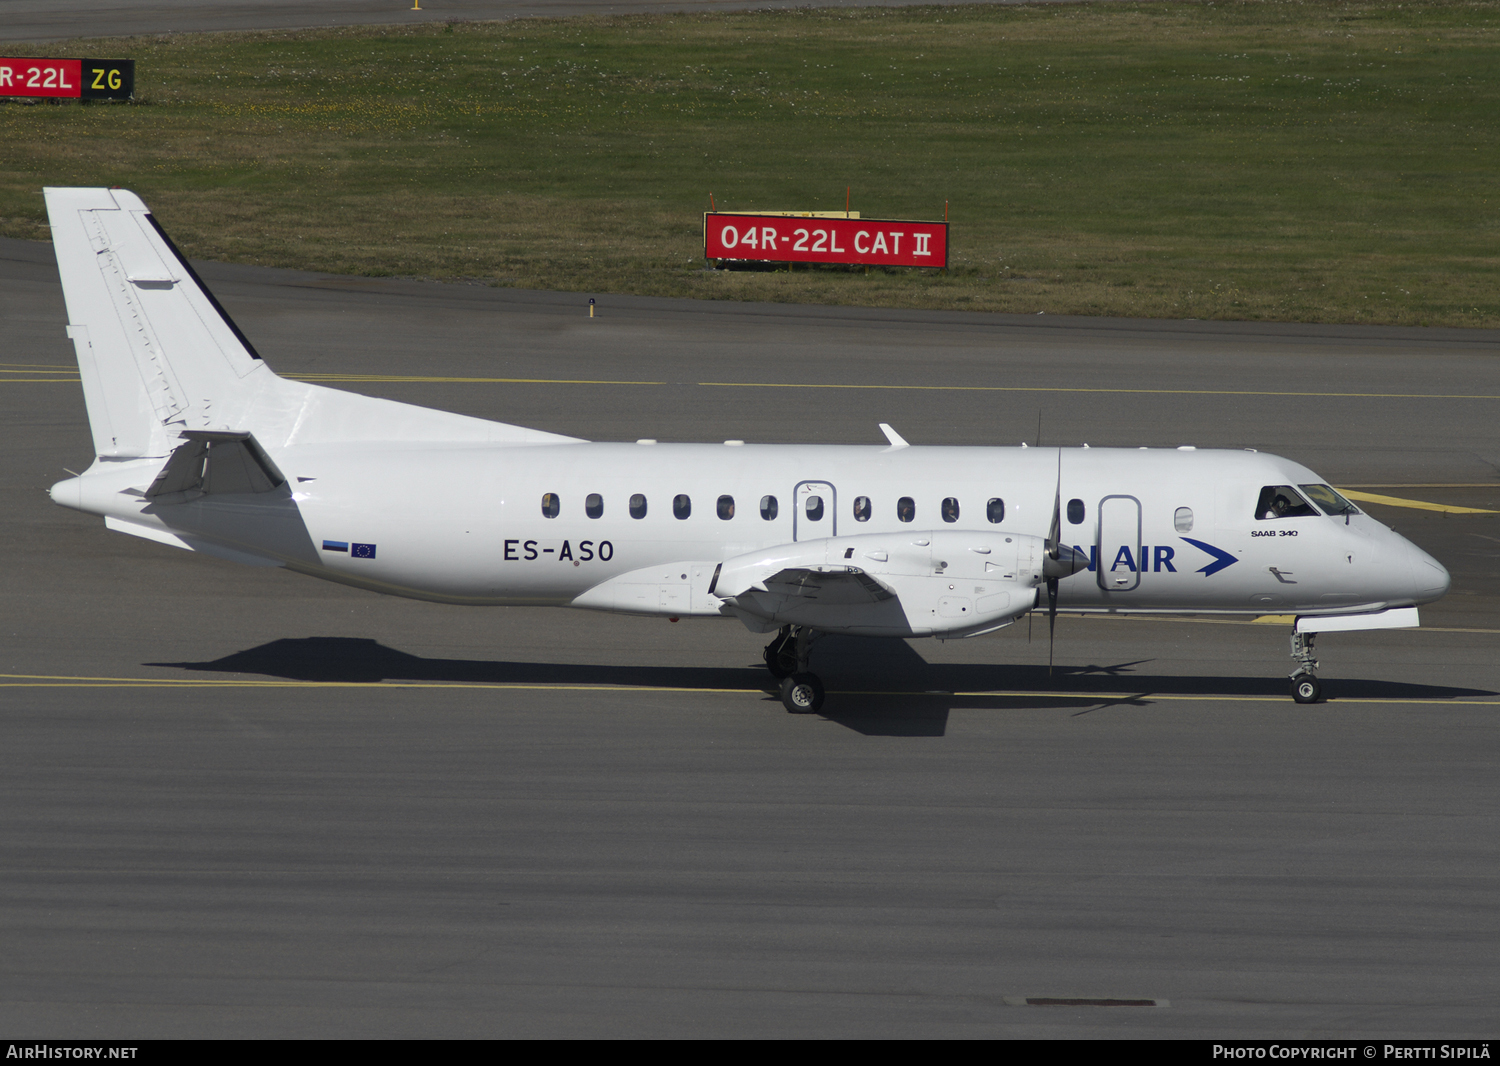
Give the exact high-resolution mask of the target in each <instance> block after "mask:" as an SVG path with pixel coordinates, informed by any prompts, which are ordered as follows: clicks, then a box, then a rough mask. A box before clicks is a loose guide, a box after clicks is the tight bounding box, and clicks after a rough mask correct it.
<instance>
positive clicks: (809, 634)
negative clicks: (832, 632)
mask: <svg viewBox="0 0 1500 1066" xmlns="http://www.w3.org/2000/svg"><path fill="white" fill-rule="evenodd" d="M822 635H823V634H822V633H819V632H817V631H816V630H812V629H808V628H807V627H806V626H782V627H781V631H780V632H778V633H777V634H776V638H775V639H774V640H772V641H771V643H769V644H767V645H766V650H765V660H766V666H767V667H768V668H769V669H770V671H771V676H772V677H775V678H777V679H778V680H779V681H780V682H781V702H782V705H783V706H785V707H786V709H787V710H788V711H790V712H791V713H792V714H813V713H815V712H816V711H818V710H819V708H821V707H822V706H823V682H821V681H819V680H818V675H816V674H813V673H810V672H809V671H808V669H807V659H808V656H809V655H810V654H811V653H812V646H813V644H814V643H815V642H816V641H817V640H818V638H820V637H821V636H822Z"/></svg>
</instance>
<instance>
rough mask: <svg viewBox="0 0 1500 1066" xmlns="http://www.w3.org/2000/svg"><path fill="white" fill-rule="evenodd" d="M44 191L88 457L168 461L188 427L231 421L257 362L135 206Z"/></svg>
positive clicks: (120, 194)
mask: <svg viewBox="0 0 1500 1066" xmlns="http://www.w3.org/2000/svg"><path fill="white" fill-rule="evenodd" d="M45 192H46V198H47V214H48V218H49V220H50V222H51V224H52V241H53V246H54V248H55V249H56V253H57V269H58V273H59V274H60V275H61V277H62V284H63V296H64V299H65V300H66V301H67V307H68V336H69V337H70V338H72V341H73V346H74V348H75V349H76V350H77V353H78V368H79V371H80V373H81V375H82V377H83V395H84V401H85V403H86V404H87V405H88V413H89V426H90V428H91V429H92V431H93V435H94V451H95V453H96V454H98V455H100V456H102V457H106V458H114V459H127V458H137V457H141V456H165V455H167V454H169V453H170V452H171V451H172V450H173V448H175V447H176V446H177V444H178V443H179V440H178V435H179V434H180V433H181V432H182V431H183V430H185V429H216V428H219V427H220V426H221V425H227V424H228V423H230V422H233V421H236V420H237V418H238V417H239V416H240V415H241V413H242V412H239V411H235V410H233V408H234V407H235V406H236V405H235V403H234V397H235V396H237V395H241V396H243V395H248V393H249V392H250V391H251V390H250V389H248V388H245V387H244V386H243V385H242V379H244V378H245V377H246V376H247V375H250V374H253V373H255V372H256V371H257V370H263V364H262V363H261V361H260V358H259V356H258V355H256V353H255V351H254V349H252V348H251V347H250V345H249V344H248V343H247V342H246V341H245V339H244V337H243V336H242V335H241V334H240V331H239V330H238V329H237V328H236V327H235V325H234V323H233V322H231V321H230V320H229V317H228V316H227V315H226V314H224V311H223V309H222V308H221V307H220V306H219V304H218V301H216V300H215V299H214V298H213V296H212V295H210V294H209V292H208V290H207V289H206V288H204V287H203V285H202V284H201V283H200V282H199V280H198V278H197V276H196V275H195V274H194V273H193V270H192V268H191V267H189V266H188V264H187V262H186V260H184V259H183V258H182V257H181V256H180V255H179V254H178V253H177V249H176V248H175V247H173V245H172V242H171V241H170V240H168V239H167V237H166V235H165V234H164V233H162V231H161V229H160V228H159V227H158V226H157V225H156V222H155V220H154V219H152V217H151V213H150V211H149V210H148V209H147V207H146V205H145V204H144V203H142V202H141V199H140V198H139V197H138V196H136V195H135V194H134V193H132V192H127V191H125V190H123V189H47V190H45ZM169 354H170V358H169ZM226 407H227V408H230V409H228V410H226V409H225V408H226Z"/></svg>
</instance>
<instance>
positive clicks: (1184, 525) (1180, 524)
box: [1172, 507, 1193, 533]
mask: <svg viewBox="0 0 1500 1066" xmlns="http://www.w3.org/2000/svg"><path fill="white" fill-rule="evenodd" d="M1172 525H1173V527H1175V528H1176V530H1177V532H1179V533H1191V532H1192V531H1193V509H1192V508H1191V507H1179V508H1177V510H1176V511H1174V512H1173V513H1172Z"/></svg>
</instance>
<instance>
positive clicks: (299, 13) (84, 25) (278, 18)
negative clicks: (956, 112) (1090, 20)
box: [0, 0, 1116, 58]
mask: <svg viewBox="0 0 1500 1066" xmlns="http://www.w3.org/2000/svg"><path fill="white" fill-rule="evenodd" d="M912 2H913V0H824V2H820V3H818V4H815V5H808V4H806V3H804V2H802V0H633V2H632V0H624V2H609V0H427V2H426V3H423V2H422V0H414V2H413V3H412V4H406V3H404V2H403V0H316V2H312V3H309V2H308V0H146V2H143V3H121V2H118V0H115V2H111V0H0V18H3V22H0V41H54V40H65V39H69V38H80V37H124V36H130V35H137V34H161V33H219V32H224V31H228V30H284V29H322V28H326V27H330V26H367V25H374V26H382V25H413V24H420V23H425V22H450V21H467V22H482V21H508V20H510V19H517V18H567V17H571V16H577V15H636V14H666V13H669V12H680V11H688V12H707V11H749V10H752V9H753V10H760V11H764V10H787V9H792V8H799V7H808V6H816V7H905V6H910V5H911V4H912ZM967 2H979V3H991V4H1018V3H1037V2H1040V3H1053V2H1057V3H1063V2H1067V0H967ZM1100 2H1105V3H1113V2H1116V0H1100ZM96 58H104V57H96ZM109 58H127V57H116V56H112V57H109Z"/></svg>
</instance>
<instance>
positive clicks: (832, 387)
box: [0, 219, 1500, 1039]
mask: <svg viewBox="0 0 1500 1066" xmlns="http://www.w3.org/2000/svg"><path fill="white" fill-rule="evenodd" d="M162 222H163V224H164V225H165V226H166V228H167V229H168V231H170V229H171V220H170V219H163V220H162ZM198 266H199V270H200V273H201V274H202V275H203V277H204V279H205V280H206V281H207V282H208V284H209V285H210V286H211V287H212V288H213V289H214V291H215V292H216V294H217V295H218V296H219V297H220V299H221V300H222V302H223V303H224V304H225V306H226V307H227V308H228V310H229V311H230V313H231V314H232V315H234V316H235V318H236V320H237V321H238V322H239V324H240V325H241V326H242V327H243V328H244V330H245V332H246V333H247V334H248V335H249V337H250V338H251V340H252V341H253V342H254V343H255V344H256V346H257V347H258V348H259V350H260V351H261V353H262V354H263V355H264V356H265V357H266V358H267V360H268V361H269V362H270V363H271V365H272V366H273V367H274V368H275V369H277V370H278V371H279V372H283V373H288V374H295V375H302V376H308V377H315V376H316V377H321V378H322V379H324V380H331V381H337V380H342V381H343V384H342V386H341V387H347V388H352V389H355V390H358V391H364V392H370V393H374V394H379V395H384V396H390V397H393V398H397V399H401V400H407V401H411V402H415V403H421V404H427V405H430V406H434V407H441V408H446V409H452V410H460V411H464V412H466V413H469V414H474V415H479V416H482V417H487V418H497V419H503V420H506V421H513V422H520V423H523V424H527V425H533V426H538V427H541V428H545V429H550V430H556V431H559V432H563V433H569V434H575V435H580V436H585V437H590V438H593V439H621V440H633V439H637V438H641V437H656V438H658V439H662V440H724V439H745V440H749V441H835V442H867V443H872V444H873V443H880V442H881V440H882V438H881V437H880V435H879V431H878V430H877V428H876V425H877V423H879V422H882V421H884V422H890V423H892V424H893V425H894V426H895V427H896V428H897V429H898V430H899V431H900V432H901V433H902V434H903V435H904V436H905V437H907V439H909V440H911V441H913V442H922V443H1000V444H1015V443H1019V442H1021V441H1022V440H1026V441H1028V442H1031V443H1034V442H1035V439H1036V436H1037V419H1038V413H1039V412H1040V414H1041V422H1042V427H1041V438H1042V442H1043V443H1044V444H1058V443H1065V444H1069V445H1072V444H1078V443H1083V442H1088V443H1090V444H1091V445H1093V446H1096V447H1098V446H1106V445H1114V446H1128V447H1137V446H1141V445H1151V446H1178V445H1185V444H1192V445H1197V446H1200V447H1209V446H1216V447H1255V448H1261V449H1265V450H1270V451H1275V452H1277V453H1279V454H1283V455H1287V456H1289V457H1291V458H1294V459H1297V460H1300V461H1303V462H1306V463H1308V464H1309V465H1311V466H1312V467H1313V468H1314V469H1317V470H1319V471H1321V472H1322V473H1323V474H1324V475H1325V476H1327V477H1328V478H1329V479H1330V480H1331V481H1333V483H1334V484H1337V485H1343V486H1352V487H1361V486H1363V487H1365V490H1366V491H1370V492H1377V493H1382V494H1386V495H1390V496H1397V497H1405V498H1411V499H1418V500H1424V501H1431V502H1439V503H1446V504H1453V505H1462V506H1470V507H1479V508H1487V509H1491V510H1500V440H1497V419H1496V413H1497V409H1500V360H1497V356H1500V334H1496V333H1494V332H1480V331H1459V330H1417V329H1379V328H1371V327H1335V326H1307V325H1295V324H1272V323H1221V322H1148V321H1123V320H1106V319H1053V318H1050V317H1048V316H1040V317H1021V316H998V315H978V314H963V313H932V312H913V311H880V310H861V309H852V308H840V307H795V306H773V305H763V304H747V303H733V302H714V301H701V302H695V301H687V300H681V301H676V300H653V299H645V298H625V297H614V296H607V295H601V294H597V293H594V294H588V293H559V292H528V291H519V290H506V289H494V288H489V287H485V286H482V285H456V284H437V283H433V282H426V281H420V280H401V279H372V278H351V277H330V276H325V275H316V274H309V273H299V272H294V271H279V270H269V269H261V268H252V267H243V266H232V265H224V264H212V263H202V264H198ZM591 295H592V296H594V297H595V298H596V299H597V301H598V303H597V305H596V306H597V317H595V318H593V319H590V318H589V317H588V303H587V301H588V298H589V296H591ZM65 321H66V316H65V314H64V310H63V306H62V298H61V293H60V290H59V287H58V284H57V277H56V271H55V268H54V267H53V266H52V261H51V249H50V247H49V246H47V245H44V244H31V243H26V242H19V241H0V337H3V338H4V344H3V355H0V363H3V364H4V365H3V366H0V405H3V417H0V455H3V456H4V460H3V462H0V489H3V492H4V498H5V500H6V501H8V503H7V507H6V508H5V510H4V512H3V517H0V523H3V526H0V530H3V536H4V543H5V545H6V548H7V559H6V567H5V580H4V581H3V582H0V623H3V627H4V628H3V634H4V639H3V643H0V673H3V675H4V676H0V739H3V744H0V753H3V754H0V758H3V760H4V763H3V765H4V773H3V776H0V790H3V791H0V796H3V803H0V866H3V868H4V869H5V871H6V876H5V877H4V878H0V928H3V929H4V930H5V934H4V940H5V951H3V952H0V1030H3V1031H4V1032H5V1033H6V1034H7V1035H8V1036H11V1037H14V1038H17V1039H33V1038H41V1037H74V1038H86V1037H97V1038H106V1037H115V1038H132V1039H133V1038H146V1037H174V1036H181V1037H187V1036H361V1037H376V1036H570V1035H571V1036H708V1035H723V1036H1040V1037H1065V1036H1168V1037H1172V1036H1177V1037H1200V1038H1215V1039H1232V1038H1237V1037H1282V1038H1285V1037H1296V1036H1308V1037H1338V1038H1351V1039H1378V1038H1380V1037H1398V1036H1407V1037H1423V1038H1434V1039H1436V1038H1460V1037H1486V1036H1492V1035H1493V1033H1494V1017H1495V1015H1494V1007H1493V992H1494V989H1495V987H1496V986H1497V982H1500V962H1497V960H1500V911H1497V910H1496V908H1495V906H1494V900H1495V898H1496V895H1497V889H1500V854H1497V849H1496V848H1495V846H1494V842H1495V839H1496V835H1497V831H1500V819H1497V806H1500V805H1497V796H1496V789H1495V784H1494V782H1495V776H1494V767H1495V764H1496V760H1497V755H1500V743H1497V736H1496V725H1495V723H1496V721H1497V714H1500V667H1497V665H1496V659H1497V656H1496V654H1495V650H1496V639H1497V636H1500V609H1497V608H1500V521H1497V517H1500V516H1497V515H1494V514H1476V515H1454V514H1443V513H1437V512H1428V511H1420V510H1411V509H1406V508H1394V507H1380V506H1378V505H1371V510H1372V512H1374V513H1375V514H1376V515H1377V517H1380V518H1381V519H1382V520H1383V521H1387V522H1389V523H1392V524H1394V525H1395V526H1396V527H1397V528H1398V529H1400V530H1401V531H1402V532H1403V533H1405V534H1407V535H1408V536H1410V537H1411V538H1412V539H1413V540H1415V541H1416V542H1417V543H1418V544H1420V545H1421V546H1422V547H1423V548H1425V549H1426V550H1428V551H1429V552H1431V553H1432V554H1434V555H1435V556H1436V557H1437V558H1438V559H1439V560H1441V561H1442V562H1443V563H1444V564H1445V565H1447V566H1448V567H1449V569H1450V570H1451V571H1452V573H1453V593H1452V594H1451V595H1450V596H1449V597H1448V598H1447V599H1446V600H1444V601H1442V602H1440V603H1438V604H1435V605H1433V606H1431V607H1429V608H1424V609H1423V621H1424V628H1423V629H1421V630H1419V631H1414V632H1385V633H1370V634H1359V633H1354V634H1337V635H1329V636H1326V637H1325V638H1323V640H1322V642H1321V643H1320V646H1319V652H1320V654H1321V657H1322V659H1323V664H1324V666H1323V676H1324V678H1325V681H1326V690H1327V694H1328V696H1329V699H1328V701H1327V702H1326V703H1323V704H1319V705H1316V706H1312V707H1299V706H1297V705H1295V704H1293V703H1292V702H1291V700H1290V699H1289V697H1288V696H1287V692H1286V681H1285V675H1286V673H1287V672H1288V670H1289V667H1290V659H1289V658H1288V657H1287V654H1286V652H1287V639H1286V637H1287V627H1286V626H1285V625H1279V624H1274V623H1272V624H1267V623H1255V624H1250V623H1232V624H1231V623H1213V622H1183V621H1170V622H1169V621H1150V620H1118V619H1115V620H1109V619H1082V618H1078V617H1070V616H1067V615H1064V616H1063V617H1062V618H1061V619H1060V620H1059V624H1058V636H1057V649H1056V659H1057V670H1056V673H1055V675H1054V676H1052V677H1050V678H1049V677H1048V674H1047V668H1046V663H1047V642H1046V625H1045V620H1043V621H1042V622H1041V623H1039V624H1037V625H1036V626H1035V627H1033V628H1032V630H1031V634H1030V639H1029V640H1028V633H1027V628H1028V627H1027V624H1026V623H1025V622H1022V623H1020V624H1018V625H1016V626H1014V627H1012V628H1010V629H1008V630H1005V631H1002V632H1001V633H1000V634H997V635H995V636H992V637H987V638H980V639H976V640H968V641H953V642H949V643H947V644H939V643H936V642H932V641H912V642H902V641H874V640H871V641H858V640H852V639H838V638H830V639H829V640H827V641H825V642H823V643H821V644H820V645H819V646H818V648H817V650H816V652H815V653H814V667H815V668H816V669H817V670H818V671H819V672H820V673H821V674H822V675H823V676H824V677H825V679H826V680H827V682H828V687H829V688H830V690H832V694H831V695H830V696H829V699H828V703H827V705H826V707H825V713H823V714H821V715H815V716H791V715H788V714H786V713H785V712H784V711H783V710H782V707H781V704H780V702H779V701H778V700H777V699H775V698H774V697H773V696H771V695H770V693H769V689H768V686H767V684H766V682H767V681H768V677H767V675H766V674H765V671H764V669H763V668H761V667H759V666H758V665H757V663H758V656H759V650H760V645H761V643H762V640H763V638H758V637H755V636H753V635H751V634H749V633H747V632H746V631H745V630H743V629H742V628H741V627H740V626H739V625H738V624H736V623H733V622H724V623H715V622H708V621H702V622H694V623H690V622H687V621H684V622H683V623H680V624H676V625H674V624H671V623H668V622H667V621H665V620H647V621H641V620H636V619H627V618H620V617H615V616H609V615H598V614H592V613H587V612H570V611H562V610H541V609H500V608H494V609H464V608H453V607H443V606H438V605H431V604H424V603H416V602H409V601H404V600H395V599H389V598H381V597H377V596H374V595H371V594H367V593H363V592H359V591H355V590H351V589H346V588H342V587H339V586H336V585H326V584H323V583H320V582H316V581H311V580H307V579H304V578H299V577H295V576H293V575H289V574H286V573H283V572H281V571H277V570H258V569H250V568H242V567H237V566H234V565H232V564H229V563H222V562H218V561H215V560H212V559H206V558H202V557H198V556H194V555H190V554H188V553H185V552H180V551H174V550H172V549H168V548H165V547H161V546H157V545H154V544H150V543H147V542H144V541H140V540H137V539H134V538H130V537H126V536H121V535H118V534H113V533H109V532H107V531H106V530H105V529H104V528H103V525H102V523H101V522H99V521H98V520H95V519H91V518H88V517H86V516H83V515H79V514H77V513H75V512H71V511H67V510H64V509H62V508H59V507H56V506H54V505H52V504H51V503H50V501H49V500H48V499H47V496H46V489H47V487H48V486H49V485H50V484H51V483H52V482H54V481H56V480H58V479H59V478H61V477H63V476H65V474H64V473H63V468H65V467H71V468H72V469H75V470H77V469H81V464H86V463H88V462H89V460H90V458H91V457H90V454H89V452H90V447H89V436H88V431H87V426H86V423H85V420H84V411H83V402H82V395H81V391H80V389H79V386H78V384H77V382H76V380H73V378H74V374H73V373H72V368H73V356H72V351H71V346H70V344H69V343H68V341H67V340H66V339H65V337H64V335H63V325H64V323H65ZM393 378H394V379H404V380H391V379H393ZM417 379H420V380H417ZM476 379H477V380H476ZM486 379H488V380H486ZM494 379H511V380H494ZM518 379H524V380H518ZM585 382H593V384H588V383H585ZM606 382H608V383H606ZM619 382H626V383H627V384H618V383H619ZM788 477H789V482H790V481H791V480H794V479H795V472H791V471H789V472H788ZM391 505H392V506H397V507H399V506H401V486H400V485H398V484H393V485H392V486H391ZM1027 997H1090V998H1093V997H1099V998H1117V999H1141V998H1150V999H1159V1000H1164V1001H1166V1002H1167V1003H1168V1004H1169V1005H1168V1006H1161V1007H1038V1006H1013V1005H1010V1004H1012V1003H1016V1002H1024V1000H1025V999H1026V998H1027Z"/></svg>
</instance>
